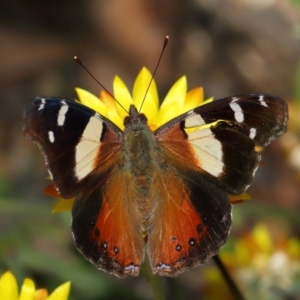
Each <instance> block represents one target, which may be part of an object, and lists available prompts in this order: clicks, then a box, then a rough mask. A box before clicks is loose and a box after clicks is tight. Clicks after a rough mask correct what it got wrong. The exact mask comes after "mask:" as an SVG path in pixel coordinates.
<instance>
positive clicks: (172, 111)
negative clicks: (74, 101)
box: [76, 68, 212, 130]
mask: <svg viewBox="0 0 300 300" xmlns="http://www.w3.org/2000/svg"><path fill="white" fill-rule="evenodd" d="M151 78H152V74H151V73H150V71H149V70H148V69H146V68H142V70H141V71H140V73H139V74H138V76H137V78H136V80H135V82H134V84H133V89H132V93H130V92H129V90H128V88H127V87H126V85H125V83H124V82H123V81H122V79H121V78H120V77H118V76H116V77H115V78H114V81H113V95H114V97H115V99H116V100H117V101H118V102H119V103H120V104H121V105H122V106H123V107H124V108H125V109H126V110H127V111H128V110H129V106H130V105H131V104H134V105H135V107H136V108H137V109H138V110H139V109H140V108H141V112H142V113H144V114H145V115H146V116H147V118H148V124H149V126H150V128H151V129H152V130H155V129H157V128H158V127H160V126H162V125H163V124H165V123H166V122H168V121H169V120H171V119H173V118H175V117H176V116H178V115H181V114H183V113H184V112H186V111H188V110H191V109H193V108H195V107H197V106H200V105H202V104H203V103H204V98H203V89H202V88H200V87H199V88H195V89H193V90H191V91H189V92H187V80H186V77H185V76H182V77H181V78H179V79H178V80H177V81H176V82H175V84H174V85H173V86H172V87H171V89H170V91H169V92H168V94H167V96H166V97H165V99H164V100H163V101H162V104H161V106H160V107H159V98H158V92H157V88H156V84H155V81H154V80H153V81H152V83H151V85H150V88H149V90H148V92H147V94H146V91H147V88H148V85H149V83H150V81H151ZM76 92H77V94H78V98H79V102H80V103H82V104H84V105H86V106H88V107H90V108H92V109H93V110H95V111H97V112H98V113H100V114H101V115H103V116H105V117H107V118H108V119H110V120H111V121H112V122H113V123H115V124H116V125H117V126H118V127H119V128H120V129H122V130H123V129H124V125H123V120H124V118H125V117H126V116H127V115H128V113H127V112H126V111H125V110H124V109H123V108H122V107H121V106H120V105H118V104H117V103H116V101H115V100H114V99H113V98H112V97H111V96H110V95H109V94H108V93H107V92H105V91H102V92H100V96H99V98H98V97H96V96H95V95H93V94H91V93H89V92H87V91H85V90H83V89H80V88H76ZM144 98H145V100H144ZM143 100H144V103H143V106H142V102H143ZM207 101H212V98H211V99H208V100H207Z"/></svg>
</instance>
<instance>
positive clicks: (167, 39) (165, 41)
mask: <svg viewBox="0 0 300 300" xmlns="http://www.w3.org/2000/svg"><path fill="white" fill-rule="evenodd" d="M168 42H169V36H168V35H166V36H165V39H164V44H163V48H162V50H161V53H160V55H159V59H158V61H157V64H156V67H155V69H154V72H153V75H152V77H151V80H150V83H149V85H148V87H147V90H146V92H145V96H144V99H143V101H142V104H141V107H140V109H139V113H140V112H141V110H142V107H143V105H144V102H145V99H146V96H147V93H148V91H149V88H150V86H151V83H152V81H153V79H154V76H155V74H156V71H157V68H158V66H159V63H160V61H161V58H162V56H163V54H164V51H165V49H166V47H167V45H168Z"/></svg>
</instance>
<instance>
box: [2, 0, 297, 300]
mask: <svg viewBox="0 0 300 300" xmlns="http://www.w3.org/2000/svg"><path fill="white" fill-rule="evenodd" d="M167 34H168V35H169V36H170V42H169V45H168V47H167V49H166V51H165V53H164V57H163V59H162V62H161V64H160V66H159V69H158V72H157V75H156V78H155V80H156V83H157V86H158V90H159V95H160V99H163V98H164V96H165V95H166V93H167V91H168V89H169V88H170V87H171V85H172V84H173V83H174V82H175V81H176V80H177V79H178V78H179V77H180V76H182V75H187V78H188V88H189V89H191V88H194V87H197V86H202V87H203V88H204V91H205V97H206V98H208V97H211V96H213V97H214V98H215V99H217V98H221V97H225V96H231V95H237V94H243V93H250V92H251V93H257V92H263V93H272V94H275V95H278V96H280V97H282V98H284V99H285V100H286V101H287V102H288V103H289V109H290V122H289V130H288V133H287V134H285V135H284V136H283V137H282V138H280V139H278V140H276V141H274V142H272V144H271V145H270V146H269V147H268V148H267V149H266V150H265V151H264V153H263V164H262V166H261V167H260V168H259V170H258V171H257V173H256V177H255V180H254V182H253V184H252V186H251V187H250V189H249V190H248V192H249V193H250V194H251V196H252V200H250V201H246V202H244V203H242V204H238V205H235V207H234V210H233V218H234V224H233V228H232V231H231V234H230V238H229V241H228V244H227V245H226V246H225V247H224V248H223V249H222V250H221V251H220V255H221V258H222V259H223V261H224V264H225V265H226V266H227V267H228V269H229V271H230V274H231V275H232V277H233V278H234V280H235V281H236V283H237V285H238V286H239V288H240V289H241V291H242V292H243V293H244V295H245V297H246V299H300V296H299V295H300V288H299V286H300V243H299V237H300V218H299V211H300V189H299V180H300V172H299V171H300V118H299V117H300V106H299V105H300V65H299V59H300V55H299V50H300V1H299V0H298V1H296V0H294V1H293V0H190V1H184V0H176V1H170V0H160V1H159V0H144V1H140V0H125V1H124V0H111V1H95V0H91V1H84V0H78V1H76V2H75V1H71V0H60V1H58V0H52V1H24V0H23V1H22V0H11V1H1V2H0V101H1V107H2V108H1V109H0V274H2V273H3V272H4V271H6V270H11V271H12V272H13V273H14V275H15V276H16V277H17V280H18V283H19V285H20V284H21V283H22V280H23V278H24V277H31V278H33V279H34V280H35V282H36V285H37V286H38V287H46V288H48V289H49V290H50V291H52V290H53V289H54V288H55V287H56V286H58V285H59V284H61V283H62V282H65V281H67V280H71V281H72V290H71V295H70V299H74V300H75V299H88V300H89V299H90V300H93V299H152V297H153V296H152V290H151V286H150V284H149V282H148V281H147V279H146V278H145V277H144V276H140V277H138V278H128V279H122V280H121V279H118V278H116V277H114V276H112V275H108V274H105V273H104V272H102V271H97V270H96V269H95V268H94V267H93V266H92V265H91V264H90V263H89V262H88V261H86V260H85V259H84V258H83V257H82V256H81V255H80V254H79V253H78V251H77V250H76V248H75V246H74V243H73V240H72V235H71V230H70V222H71V219H70V213H69V212H66V213H57V214H50V212H51V210H52V208H53V206H54V204H55V200H54V199H53V198H51V197H48V196H45V195H44V194H43V189H44V188H45V187H46V186H47V185H48V184H49V182H47V179H46V177H47V171H46V167H45V164H44V160H43V157H42V155H41V153H40V152H39V150H38V148H37V147H36V146H35V145H34V144H32V143H31V142H30V141H29V140H26V139H25V138H24V137H23V135H22V111H23V109H24V108H28V107H29V106H30V105H31V102H32V100H33V98H34V97H35V96H37V95H40V96H60V97H63V98H69V99H74V98H75V91H74V87H81V88H84V89H86V90H89V91H90V92H92V93H94V94H96V95H98V94H99V90H100V88H99V86H98V85H97V84H96V83H95V82H94V81H93V80H92V79H91V78H90V77H89V76H88V75H87V74H86V73H85V71H84V70H83V69H82V68H80V67H79V66H78V64H76V63H75V62H74V60H73V56H74V55H78V56H79V57H80V58H81V59H82V60H83V61H84V63H85V65H86V66H87V67H88V68H89V70H90V71H91V72H92V73H93V74H94V75H95V76H96V78H98V79H99V80H100V81H101V83H102V84H103V85H104V86H106V87H107V89H108V90H112V80H113V78H114V76H115V75H116V74H117V75H119V76H120V77H121V78H122V79H123V80H124V81H125V83H126V84H127V86H128V87H129V88H131V87H132V84H133V82H134V78H135V77H136V75H137V74H138V72H139V71H140V69H141V68H142V67H143V66H146V67H147V68H148V69H150V70H151V71H153V70H154V67H155V65H156V62H157V60H158V56H159V53H160V51H161V47H162V43H163V39H164V36H165V35H167ZM162 283H163V288H164V293H165V296H166V299H231V296H230V293H229V291H228V290H227V288H226V286H225V284H224V282H223V280H222V277H221V276H220V274H219V271H218V269H217V268H216V267H215V265H214V263H213V262H212V261H210V262H208V264H206V265H205V266H202V267H198V268H196V269H194V270H192V271H191V272H186V273H184V274H182V275H180V276H179V277H178V278H176V279H167V278H163V279H162Z"/></svg>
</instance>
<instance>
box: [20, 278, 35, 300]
mask: <svg viewBox="0 0 300 300" xmlns="http://www.w3.org/2000/svg"><path fill="white" fill-rule="evenodd" d="M34 294H35V284H34V282H33V280H31V279H29V278H25V279H24V281H23V285H22V288H21V292H20V298H19V300H34Z"/></svg>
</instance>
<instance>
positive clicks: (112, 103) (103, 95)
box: [99, 90, 117, 110]
mask: <svg viewBox="0 0 300 300" xmlns="http://www.w3.org/2000/svg"><path fill="white" fill-rule="evenodd" d="M99 99H100V100H101V101H102V102H103V103H104V104H105V105H106V106H108V107H110V108H111V109H115V110H117V106H116V100H115V98H113V97H112V96H111V95H110V94H109V93H108V92H107V91H104V90H102V91H100V95H99Z"/></svg>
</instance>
